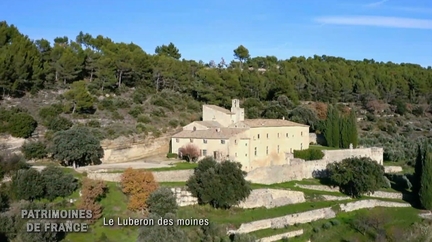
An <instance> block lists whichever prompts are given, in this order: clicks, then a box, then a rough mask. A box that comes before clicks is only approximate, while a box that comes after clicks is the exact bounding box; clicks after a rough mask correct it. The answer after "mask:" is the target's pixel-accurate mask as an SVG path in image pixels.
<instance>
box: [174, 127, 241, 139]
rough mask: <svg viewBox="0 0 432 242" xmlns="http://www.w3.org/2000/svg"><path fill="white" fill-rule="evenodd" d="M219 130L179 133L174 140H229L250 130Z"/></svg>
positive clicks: (184, 131)
mask: <svg viewBox="0 0 432 242" xmlns="http://www.w3.org/2000/svg"><path fill="white" fill-rule="evenodd" d="M216 130H217V129H208V130H195V131H192V130H183V131H180V132H179V133H177V134H175V135H173V136H172V137H173V138H191V139H194V138H199V139H229V138H231V137H233V136H234V135H237V134H240V133H243V132H244V131H246V130H248V129H237V128H218V130H219V132H217V131H216Z"/></svg>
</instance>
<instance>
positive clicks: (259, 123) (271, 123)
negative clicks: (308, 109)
mask: <svg viewBox="0 0 432 242" xmlns="http://www.w3.org/2000/svg"><path fill="white" fill-rule="evenodd" d="M242 123H244V124H245V125H247V126H249V127H251V128H256V127H309V125H305V124H299V123H295V122H292V121H289V120H285V119H245V120H244V121H242Z"/></svg>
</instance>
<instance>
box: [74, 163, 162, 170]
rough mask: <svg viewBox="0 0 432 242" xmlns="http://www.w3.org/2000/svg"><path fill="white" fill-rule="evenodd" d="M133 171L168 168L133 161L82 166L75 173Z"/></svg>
mask: <svg viewBox="0 0 432 242" xmlns="http://www.w3.org/2000/svg"><path fill="white" fill-rule="evenodd" d="M129 167H130V168H133V169H150V168H163V167H170V165H168V164H167V162H157V163H156V162H155V163H153V162H146V161H133V162H124V163H112V164H101V165H96V166H83V167H78V168H77V169H76V171H77V172H84V171H86V172H88V171H98V170H124V169H127V168H129Z"/></svg>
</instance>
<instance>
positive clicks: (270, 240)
mask: <svg viewBox="0 0 432 242" xmlns="http://www.w3.org/2000/svg"><path fill="white" fill-rule="evenodd" d="M302 234H303V229H299V230H295V231H290V232H286V233H283V234H277V235H273V236H269V237H265V238H261V239H259V240H257V241H256V242H273V241H279V240H281V239H283V238H292V237H296V236H299V235H302Z"/></svg>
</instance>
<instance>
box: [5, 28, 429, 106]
mask: <svg viewBox="0 0 432 242" xmlns="http://www.w3.org/2000/svg"><path fill="white" fill-rule="evenodd" d="M0 50H1V51H0V63H1V65H0V87H1V89H2V90H1V94H2V97H4V96H21V95H25V94H26V93H29V92H33V93H34V92H37V91H38V90H41V89H44V88H52V87H53V86H54V85H65V86H67V85H70V84H71V83H73V82H75V81H79V80H85V81H87V82H88V87H89V89H90V91H92V92H96V90H97V91H103V92H120V91H121V89H122V87H139V88H142V90H145V92H149V93H155V92H160V91H162V90H163V89H171V90H174V91H177V92H180V93H186V94H189V95H191V96H192V97H194V98H195V99H196V100H198V101H202V102H209V103H214V104H219V105H223V106H229V105H230V99H231V98H233V97H238V98H250V97H253V98H257V99H259V100H267V101H269V100H274V99H275V98H277V97H278V96H280V95H286V96H287V97H288V98H289V99H291V100H293V101H297V100H311V101H322V102H352V101H356V100H359V99H362V98H368V99H380V100H384V101H385V102H386V103H391V102H393V101H395V100H396V99H401V100H403V101H407V102H410V103H419V102H428V101H430V99H431V94H432V69H431V67H428V68H423V67H421V66H420V65H416V64H394V63H391V62H387V63H383V62H375V61H374V60H368V59H364V60H363V61H352V60H345V59H343V58H339V57H331V56H314V57H310V58H305V57H292V58H290V59H288V60H278V59H277V58H276V57H274V56H266V57H251V56H250V54H249V51H248V49H247V48H246V47H244V46H239V47H238V48H237V49H235V50H234V56H235V58H236V61H232V62H231V63H225V62H224V61H223V59H222V61H221V62H220V63H219V64H217V63H216V62H214V61H211V62H210V63H208V64H206V63H203V62H202V61H199V62H197V61H193V60H185V59H182V60H180V58H181V54H180V50H179V49H177V48H176V47H175V45H174V44H173V43H170V44H168V45H161V46H158V47H156V49H155V54H152V53H146V52H145V51H143V50H142V49H141V48H140V47H139V46H138V45H136V44H134V43H116V42H114V41H112V40H111V39H110V38H108V37H104V36H101V35H98V36H96V37H93V36H92V35H91V34H87V33H86V34H85V33H83V32H80V33H79V34H78V36H77V37H76V38H75V40H71V39H69V38H68V37H58V38H55V39H54V41H53V42H52V43H51V42H50V41H49V40H45V39H40V40H31V39H29V37H27V36H26V35H25V34H23V33H20V32H19V30H18V28H17V27H15V26H14V25H9V24H8V23H6V22H0Z"/></svg>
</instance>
